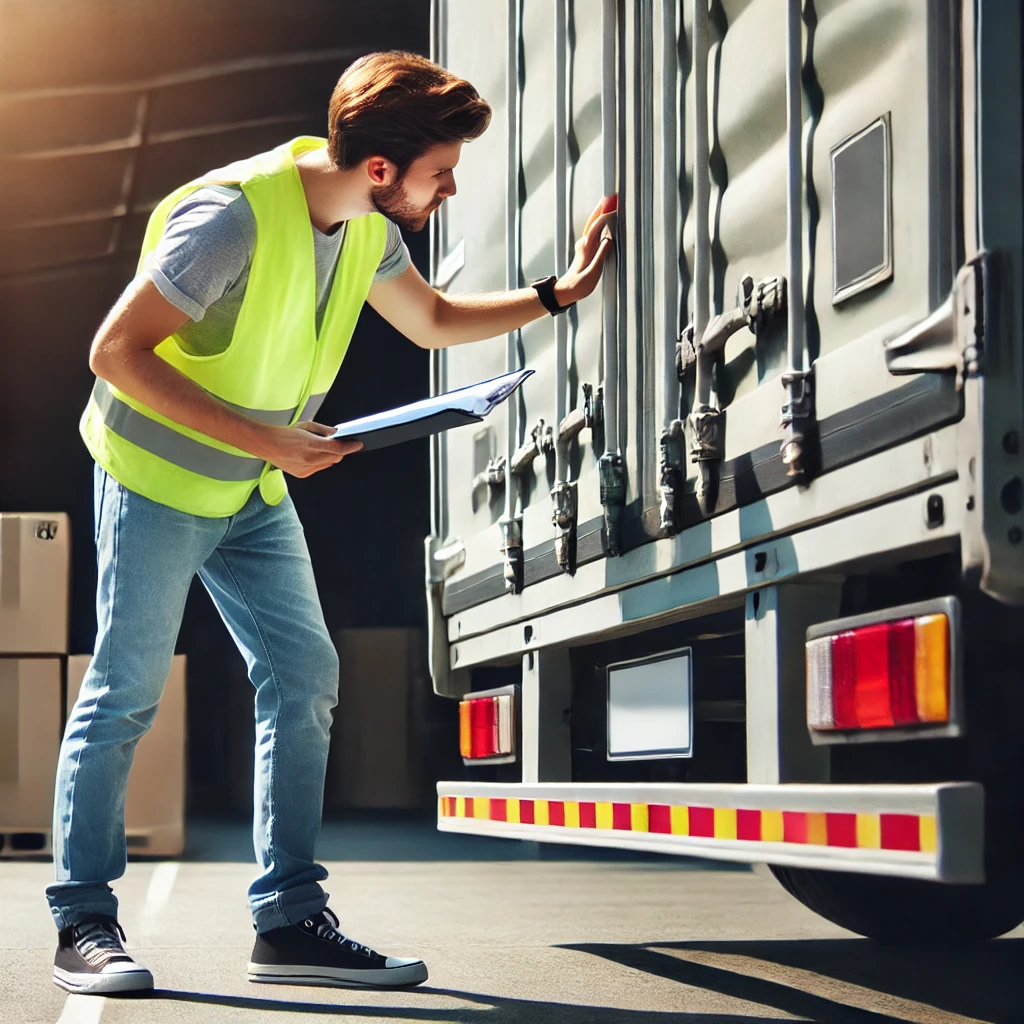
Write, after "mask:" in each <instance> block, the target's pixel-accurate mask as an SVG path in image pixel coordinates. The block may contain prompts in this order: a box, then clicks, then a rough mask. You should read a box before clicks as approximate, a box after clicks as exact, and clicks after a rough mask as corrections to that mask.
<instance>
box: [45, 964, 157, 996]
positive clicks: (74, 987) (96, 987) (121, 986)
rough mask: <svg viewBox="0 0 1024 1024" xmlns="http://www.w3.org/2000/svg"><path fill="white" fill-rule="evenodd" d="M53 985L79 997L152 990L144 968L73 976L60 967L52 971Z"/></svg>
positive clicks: (73, 974) (151, 978)
mask: <svg viewBox="0 0 1024 1024" xmlns="http://www.w3.org/2000/svg"><path fill="white" fill-rule="evenodd" d="M53 983H54V985H56V986H58V987H59V988H62V989H64V990H65V991H66V992H77V993H79V994H81V995H105V994H106V993H108V992H144V991H146V990H148V989H152V988H153V975H152V973H151V972H150V971H148V970H146V968H145V967H139V968H136V969H135V970H131V971H117V972H110V973H107V974H75V973H74V972H73V971H65V970H62V969H61V968H60V967H54V969H53Z"/></svg>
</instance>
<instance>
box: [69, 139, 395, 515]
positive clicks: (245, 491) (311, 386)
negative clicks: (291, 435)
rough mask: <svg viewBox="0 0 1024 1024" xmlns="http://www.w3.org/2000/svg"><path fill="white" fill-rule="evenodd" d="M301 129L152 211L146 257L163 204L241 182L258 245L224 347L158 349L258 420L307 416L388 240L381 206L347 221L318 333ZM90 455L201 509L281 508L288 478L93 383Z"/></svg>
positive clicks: (318, 142)
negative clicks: (255, 503) (255, 495)
mask: <svg viewBox="0 0 1024 1024" xmlns="http://www.w3.org/2000/svg"><path fill="white" fill-rule="evenodd" d="M325 141H326V140H324V139H318V138H312V137H301V138H297V139H293V140H292V141H291V142H288V143H286V144H284V145H282V146H279V147H277V148H276V149H273V150H271V151H270V152H267V153H261V154H259V155H257V156H254V157H252V158H250V159H248V160H240V161H238V162H237V163H233V164H230V165H228V166H227V167H225V168H222V169H221V170H218V171H213V172H211V173H210V174H206V175H204V176H203V177H202V178H197V179H196V180H195V181H191V182H189V184H187V185H185V186H183V187H182V188H179V189H178V190H177V191H175V192H172V193H171V194H170V195H169V196H168V197H167V198H166V199H164V200H163V201H162V202H161V203H160V204H159V205H158V206H157V208H156V209H155V210H154V211H153V214H152V216H151V217H150V219H149V226H148V228H147V229H146V237H145V241H144V242H143V245H142V258H141V259H140V261H139V267H140V269H141V267H142V260H144V259H145V257H146V255H147V254H148V253H150V252H151V251H152V250H153V249H154V248H156V245H157V243H158V242H159V240H160V236H161V234H162V233H163V228H164V223H165V221H166V220H167V216H168V214H169V213H170V211H171V210H172V209H173V208H174V207H175V205H177V204H178V203H179V202H180V201H181V200H182V199H183V198H185V196H187V195H189V194H190V193H191V192H194V191H195V190H196V189H199V188H202V187H203V186H205V185H220V184H237V185H240V186H241V189H242V192H243V193H244V194H245V197H246V199H247V200H248V201H249V205H250V206H251V207H252V212H253V215H254V217H255V219H256V246H255V252H254V253H253V259H252V264H251V266H250V268H249V280H248V284H247V286H246V289H245V296H244V299H243V301H242V307H241V310H240V311H239V314H238V321H237V323H236V324H235V330H234V334H233V335H232V338H231V343H230V345H229V346H228V347H227V349H225V350H224V351H223V352H219V353H217V354H216V355H210V356H195V355H190V354H189V353H188V352H187V351H186V350H185V348H184V346H183V344H182V342H181V340H180V339H179V338H178V336H177V335H172V336H171V337H169V338H167V339H165V340H164V341H162V342H161V343H160V344H159V345H158V346H157V347H156V349H155V351H156V354H157V355H158V356H160V357H161V358H162V359H165V360H166V361H167V362H168V363H170V364H171V366H173V367H175V368H176V369H178V370H180V371H181V372H182V373H183V374H185V375H186V376H187V377H189V378H191V379H192V380H194V381H195V382H196V383H197V384H199V385H200V386H201V387H203V388H205V389H206V390H207V391H209V392H210V393H211V394H212V395H214V396H215V397H216V398H219V399H220V400H221V401H222V402H225V403H226V404H228V405H230V406H232V407H234V408H235V409H236V410H238V411H239V412H242V413H244V414H245V415H247V416H251V417H253V418H254V419H258V420H262V421H263V422H265V423H273V424H277V425H281V426H286V425H290V424H293V423H298V422H299V421H302V420H309V419H312V418H313V416H314V415H315V414H316V411H317V410H318V409H319V407H320V403H321V402H322V401H323V399H324V396H325V394H326V392H327V391H328V390H329V388H330V386H331V384H332V383H333V382H334V378H335V377H336V376H337V373H338V370H339V368H340V367H341V362H342V360H343V359H344V358H345V353H346V351H347V350H348V346H349V342H350V341H351V339H352V331H353V329H354V328H355V324H356V320H357V319H358V317H359V312H360V310H361V309H362V306H363V303H364V302H365V301H366V296H367V294H368V293H369V290H370V286H371V284H372V283H373V276H374V273H375V271H376V270H377V267H378V266H379V264H380V260H381V257H382V256H383V253H384V245H385V242H386V238H387V223H386V221H385V220H384V218H383V217H382V216H381V215H380V214H378V213H371V214H368V215H367V216H364V217H359V218H356V219H354V220H350V221H349V222H348V224H347V225H346V228H345V239H344V241H343V243H342V248H341V254H340V256H339V260H338V266H337V270H336V271H335V275H334V283H333V286H332V288H331V293H330V296H329V297H328V300H327V307H326V309H325V311H324V317H323V322H322V324H321V327H320V332H319V335H318V334H317V330H316V306H317V288H316V262H315V254H314V250H313V229H312V224H311V223H310V219H309V210H308V207H307V206H306V195H305V192H304V190H303V187H302V181H301V179H300V178H299V172H298V169H297V167H296V166H295V158H296V157H297V156H299V155H300V154H302V153H305V152H308V151H309V150H313V149H317V148H319V147H321V146H323V145H324V144H325ZM80 429H81V434H82V437H83V438H84V440H85V443H86V446H87V447H88V449H89V451H90V453H91V454H92V456H93V458H94V459H95V460H96V461H97V462H98V463H99V464H100V465H101V466H102V467H103V468H104V469H105V470H106V471H107V472H108V473H109V474H110V475H111V476H112V477H114V479H115V480H117V481H118V482H119V483H120V484H122V485H123V486H124V487H127V488H128V489H129V490H131V491H136V492H138V493H139V494H142V495H144V496H145V497H147V498H150V499H151V500H152V501H157V502H160V503H161V504H163V505H169V506H170V507H171V508H175V509H178V510H179V511H181V512H187V513H189V514H191V515H197V516H211V517H219V516H231V515H234V514H235V513H236V512H238V511H239V509H241V508H242V507H243V506H244V505H245V503H246V502H247V501H248V499H249V496H250V495H251V494H252V492H253V491H254V490H255V489H256V487H259V489H260V494H261V495H262V497H263V499H264V501H266V502H267V503H268V504H270V505H276V504H277V503H278V502H280V501H281V500H282V499H283V498H284V496H285V494H286V493H287V487H286V485H285V481H284V474H283V473H282V472H281V471H280V470H279V469H275V468H274V467H272V466H271V465H270V464H269V463H266V462H264V461H263V460H262V459H259V458H256V457H254V456H252V455H250V454H248V453H246V452H243V451H240V450H239V449H237V448H233V447H232V446H231V445H228V444H224V443H223V442H221V441H218V440H216V439H214V438H212V437H208V436H207V435H206V434H202V433H200V432H199V431H196V430H191V429H189V428H188V427H185V426H182V425H181V424H180V423H175V422H174V421H173V420H170V419H168V418H167V417H166V416H162V415H160V413H158V412H155V411H154V410H153V409H150V408H149V407H148V406H146V405H144V404H143V403H142V402H140V401H138V400H137V399H135V398H133V397H131V396H130V395H127V394H125V393H124V392H123V391H120V390H119V389H118V388H115V387H114V386H113V385H111V384H109V383H108V382H107V381H104V380H102V379H97V381H96V384H95V387H94V388H93V392H92V395H91V397H90V399H89V404H88V406H87V407H86V410H85V412H84V413H83V415H82V421H81V425H80Z"/></svg>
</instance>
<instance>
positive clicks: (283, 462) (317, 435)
mask: <svg viewBox="0 0 1024 1024" xmlns="http://www.w3.org/2000/svg"><path fill="white" fill-rule="evenodd" d="M271 429H272V430H273V435H272V440H271V443H270V445H269V446H268V451H266V452H263V453H261V455H262V456H263V457H264V458H266V460H267V462H269V463H271V465H273V466H276V467H277V468H278V469H281V470H284V472H285V473H288V474H289V475H290V476H298V477H306V476H312V475H313V474H314V473H319V472H320V470H321V469H327V467H328V466H333V465H335V464H337V463H339V462H341V460H342V459H343V458H344V457H345V456H346V455H352V454H353V453H354V452H357V451H359V449H360V448H362V447H363V446H362V444H361V443H360V442H359V441H342V440H334V441H332V440H330V435H331V434H333V433H334V427H329V426H327V425H326V424H324V423H311V422H305V423H296V424H295V425H294V426H291V427H272V428H271Z"/></svg>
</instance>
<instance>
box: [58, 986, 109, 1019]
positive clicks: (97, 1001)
mask: <svg viewBox="0 0 1024 1024" xmlns="http://www.w3.org/2000/svg"><path fill="white" fill-rule="evenodd" d="M106 1002H107V1000H106V999H105V998H104V997H103V996H83V995H76V994H75V993H71V994H70V995H69V996H68V997H67V999H66V1000H65V1001H64V1009H63V1011H61V1015H60V1016H59V1017H58V1018H57V1024H99V1019H100V1017H102V1016H103V1007H104V1006H105V1005H106Z"/></svg>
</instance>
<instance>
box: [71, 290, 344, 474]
mask: <svg viewBox="0 0 1024 1024" xmlns="http://www.w3.org/2000/svg"><path fill="white" fill-rule="evenodd" d="M188 319H189V318H188V316H186V314H185V313H183V312H182V311H181V310H180V309H178V308H177V306H174V305H173V304H171V303H170V302H168V301H167V300H166V299H165V298H164V297H163V296H162V295H161V294H160V292H159V290H158V289H157V287H156V285H155V284H153V282H152V281H151V280H150V279H149V278H148V277H144V276H140V277H138V278H136V279H135V280H134V281H133V282H132V283H131V284H130V285H129V286H128V288H127V289H126V290H125V292H124V294H123V295H122V296H121V298H120V299H119V300H118V301H117V303H116V304H115V306H114V308H113V309H112V310H111V311H110V313H109V314H108V315H107V318H106V319H105V320H104V321H103V323H102V324H101V325H100V329H99V331H98V332H97V333H96V337H95V339H94V340H93V343H92V348H91V350H90V352H89V368H90V369H91V370H92V372H93V373H95V374H96V376H97V377H102V378H103V379H104V380H106V381H109V383H111V384H113V385H114V387H116V388H117V389H118V390H120V391H123V392H124V393H125V394H126V395H131V397H132V398H136V399H138V400H139V401H140V402H143V403H144V404H145V405H148V406H149V407H150V408H151V409H153V410H154V411H156V412H158V413H160V414H161V415H163V416H166V417H167V418H168V419H170V420H173V421H174V422H175V423H180V424H181V425H182V426H185V427H189V428H191V429H192V430H197V431H199V432H200V433H202V434H206V435H207V436H208V437H213V438H216V439H217V440H218V441H223V442H224V443H225V444H230V445H233V446H234V447H235V448H238V449H240V450H241V451H244V452H249V453H250V454H251V455H255V456H256V457H257V458H260V459H265V460H266V461H268V462H270V463H272V464H273V465H275V466H278V467H279V468H280V469H283V470H285V472H287V473H291V474H292V475H293V476H309V475H311V474H312V473H315V472H317V471H318V470H320V469H325V468H326V467H327V466H332V465H334V464H335V463H336V462H339V461H340V460H341V459H342V458H343V457H344V456H345V455H347V454H349V453H351V452H353V451H358V449H359V447H361V446H359V445H356V444H351V443H349V442H346V441H331V440H327V439H326V438H325V437H323V436H322V434H327V433H332V432H333V431H332V428H330V427H326V426H322V425H320V424H308V423H307V424H298V425H297V426H301V427H303V428H304V429H301V430H296V429H294V428H290V427H276V426H271V425H268V424H266V423H260V422H259V421H258V420H254V419H252V418H251V417H249V416H245V415H244V414H242V413H239V412H236V411H235V410H234V409H232V408H230V407H229V406H227V405H225V404H224V403H223V402H220V401H218V400H217V399H216V398H215V397H214V396H213V395H211V394H210V393H209V392H207V391H206V390H204V389H203V388H201V387H200V386H199V385H198V384H196V383H195V382H194V381H192V380H190V379H189V378H188V377H186V376H185V375H184V374H183V373H181V372H179V371H178V370H176V369H175V368H174V367H173V366H171V365H170V363H168V362H166V360H163V359H161V358H160V357H159V356H158V355H157V354H156V353H155V352H154V351H153V350H154V349H155V348H156V347H157V345H159V344H160V342H162V341H163V340H164V339H165V338H168V337H170V336H171V335H172V334H174V332H175V331H177V330H178V328H179V327H181V326H182V324H184V323H185V322H186V321H187V320H188Z"/></svg>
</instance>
